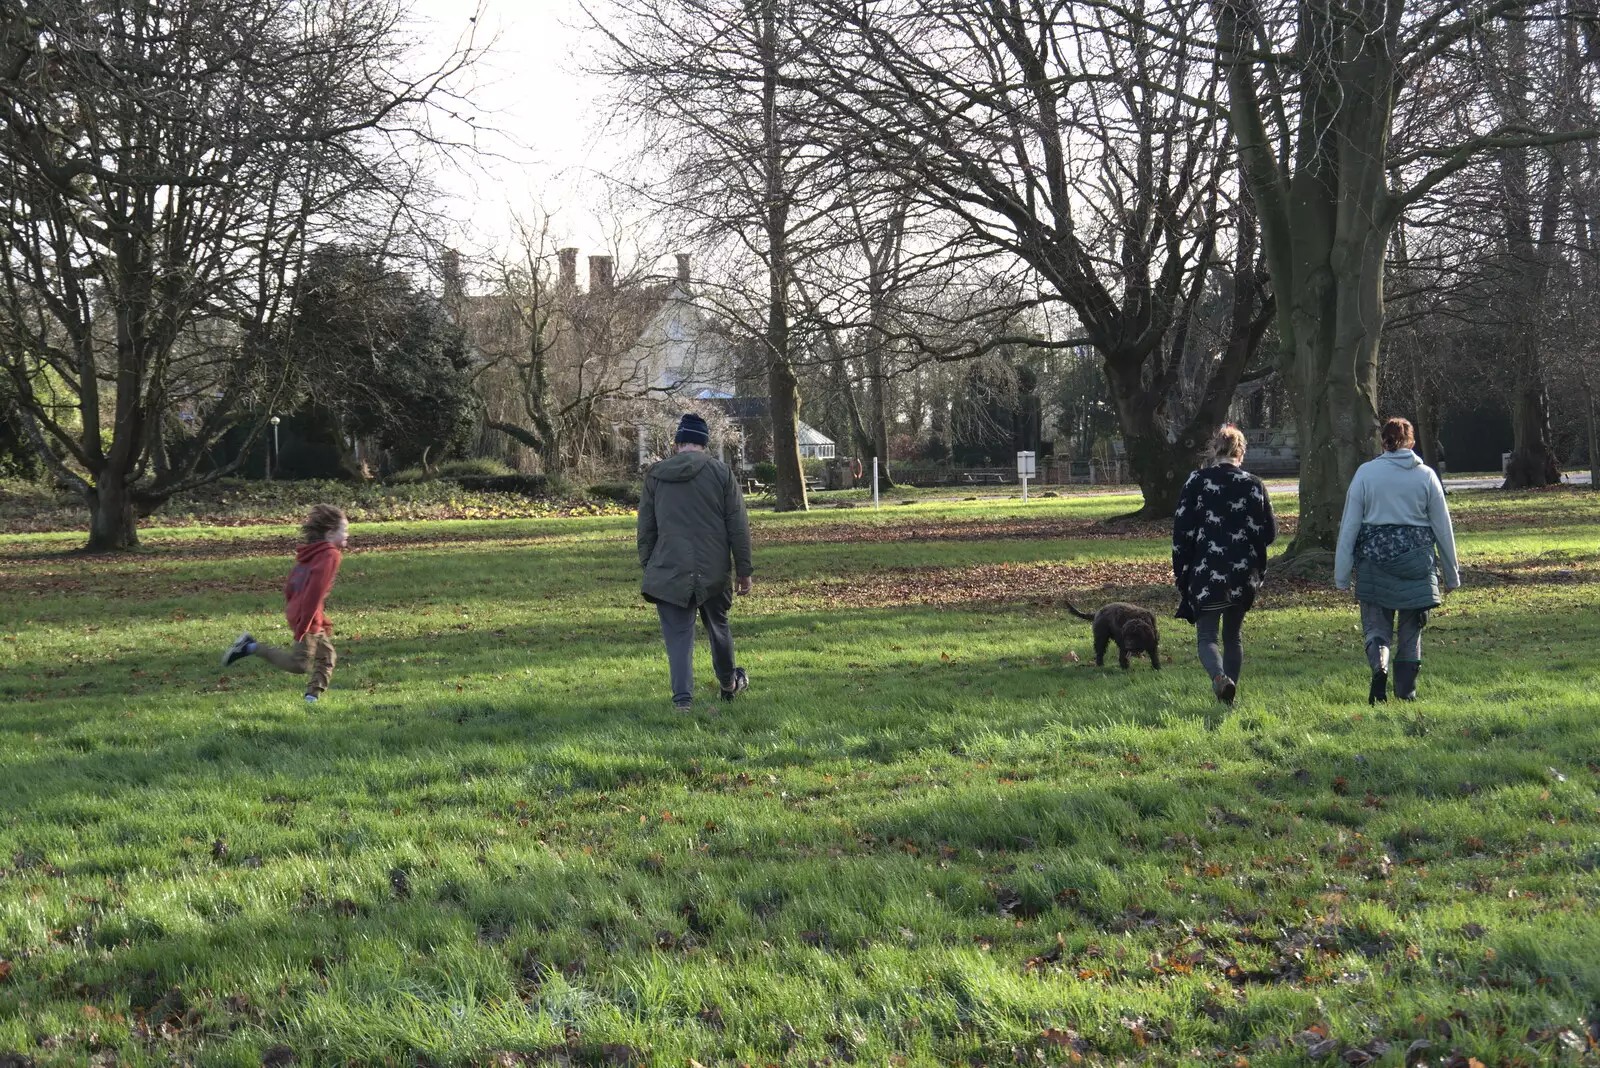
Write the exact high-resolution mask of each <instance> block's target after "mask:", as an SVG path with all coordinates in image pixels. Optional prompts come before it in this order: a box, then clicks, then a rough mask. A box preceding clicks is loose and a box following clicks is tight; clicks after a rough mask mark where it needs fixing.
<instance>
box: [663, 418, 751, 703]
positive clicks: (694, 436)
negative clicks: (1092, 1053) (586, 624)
mask: <svg viewBox="0 0 1600 1068" xmlns="http://www.w3.org/2000/svg"><path fill="white" fill-rule="evenodd" d="M710 440H711V434H710V431H709V430H708V428H707V427H706V421H705V420H704V419H702V418H700V417H699V416H698V415H695V414H694V413H693V412H690V413H687V414H686V415H684V417H683V418H682V419H681V420H680V421H679V423H678V432H677V435H676V436H675V438H674V441H675V442H676V443H677V452H676V454H675V455H672V456H669V457H667V459H665V460H662V461H661V462H660V463H658V464H655V465H654V466H652V467H651V468H650V470H649V471H647V472H645V476H644V492H643V494H642V495H641V496H640V498H639V564H640V566H642V567H643V568H644V582H643V584H642V587H641V588H642V590H643V592H644V598H645V600H647V601H650V602H651V603H653V604H654V605H655V606H656V613H657V614H658V615H659V616H660V617H661V637H662V639H663V640H664V641H665V642H666V644H667V662H668V664H669V665H670V666H671V671H672V703H673V705H674V706H675V707H676V708H677V709H678V710H679V711H680V712H687V711H689V710H691V709H692V708H693V707H694V617H695V615H696V614H698V615H699V616H700V619H701V621H702V622H703V623H705V625H706V633H707V634H708V635H710V637H711V666H712V668H713V669H714V670H715V671H716V673H717V682H718V683H720V684H721V686H722V699H723V700H724V701H731V700H733V699H734V698H735V697H736V696H738V694H739V693H740V691H742V690H744V689H745V688H746V687H748V686H749V685H750V679H749V677H748V676H747V675H746V674H745V671H744V668H741V667H736V666H735V665H734V662H733V631H732V630H731V629H730V628H729V626H728V609H729V608H731V607H732V606H733V595H734V592H735V590H737V591H738V592H739V593H741V594H743V593H749V592H750V585H751V578H750V575H751V563H750V520H749V517H748V516H746V515H745V510H744V494H742V493H741V492H740V491H739V484H738V483H737V482H736V481H734V477H733V472H731V471H729V470H728V468H727V465H725V464H723V463H722V461H720V460H717V459H715V458H714V457H712V456H711V454H710V453H708V452H706V445H707V444H708V443H709V442H710Z"/></svg>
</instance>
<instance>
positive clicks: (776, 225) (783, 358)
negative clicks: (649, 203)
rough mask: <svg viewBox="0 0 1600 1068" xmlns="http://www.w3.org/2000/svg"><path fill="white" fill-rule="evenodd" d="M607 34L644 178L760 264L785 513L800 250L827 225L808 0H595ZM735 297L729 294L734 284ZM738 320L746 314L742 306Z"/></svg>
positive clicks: (597, 20) (794, 448) (791, 503)
mask: <svg viewBox="0 0 1600 1068" xmlns="http://www.w3.org/2000/svg"><path fill="white" fill-rule="evenodd" d="M586 10H588V11H589V12H590V15H591V18H592V20H593V21H594V24H595V25H596V27H598V29H599V30H600V31H601V32H602V33H603V34H604V36H605V39H606V41H607V42H608V45H607V48H606V52H605V55H604V57H603V58H602V60H601V61H600V62H599V64H598V65H597V67H596V70H597V72H598V73H600V74H602V75H605V76H607V77H610V78H613V79H615V82H616V84H617V87H618V88H617V94H616V99H617V102H618V108H619V111H620V112H621V113H622V114H624V115H625V116H628V117H631V118H632V119H633V120H635V121H636V122H638V123H639V124H640V125H641V127H642V128H643V129H644V130H645V131H646V133H645V140H646V141H647V142H648V146H649V147H648V154H649V158H650V161H651V164H652V165H656V166H664V168H665V171H666V176H665V178H664V179H663V180H661V181H656V182H646V183H641V185H640V189H641V191H642V192H643V193H645V195H646V196H648V197H650V198H651V199H652V200H654V201H655V202H656V203H659V204H660V205H661V206H662V207H664V208H666V209H668V210H670V212H671V213H672V215H673V217H674V218H675V219H676V220H677V221H678V222H679V223H680V225H682V226H683V227H684V228H685V229H687V230H688V231H690V232H691V233H693V234H694V235H695V236H697V237H698V238H699V239H700V241H701V243H702V246H703V247H711V246H717V245H723V246H728V245H730V244H731V247H732V248H734V249H735V250H736V251H737V252H739V253H742V254H744V256H746V257H748V258H749V260H752V261H754V263H756V264H758V265H759V267H760V269H761V271H762V273H763V274H764V276H765V285H764V287H763V292H762V293H761V299H760V300H759V302H757V303H758V305H759V308H760V310H761V312H762V316H761V318H762V320H763V321H762V322H761V324H760V326H761V329H760V336H761V339H762V343H763V346H764V349H765V353H764V355H765V358H766V361H767V388H768V394H769V406H770V414H771V419H772V436H773V459H774V460H775V462H776V466H777V484H776V486H775V492H776V498H777V508H778V510H779V511H788V510H794V509H804V508H805V507H806V506H807V505H806V491H805V477H804V472H803V471H802V469H801V465H800V449H799V438H798V432H799V431H798V426H799V410H800V395H799V380H798V378H797V376H796V373H795V366H794V360H793V353H792V351H791V349H792V340H793V338H792V328H793V319H794V310H793V301H794V277H795V258H796V252H797V249H800V248H804V247H805V246H806V245H807V243H808V239H809V236H810V235H812V234H814V233H815V232H816V231H817V229H818V228H819V227H822V226H825V224H826V221H827V209H826V207H825V206H824V205H825V204H826V203H827V201H828V199H829V198H828V196H827V190H825V189H824V188H823V187H822V186H821V184H820V183H819V178H820V177H821V175H822V172H823V170H824V166H823V165H824V163H825V162H826V150H825V149H824V148H822V147H821V146H819V145H818V144H817V143H816V142H815V141H814V140H812V139H810V138H808V137H807V136H806V133H805V131H806V128H807V123H806V119H805V116H804V108H805V105H806V99H805V97H804V96H803V94H801V93H800V92H798V91H797V90H796V88H795V81H796V79H797V78H798V77H799V76H800V71H799V64H800V63H801V60H802V56H803V44H804V42H805V41H807V40H809V39H811V38H812V37H813V36H814V34H815V33H816V32H817V27H816V25H815V24H814V23H808V22H807V21H806V20H807V19H808V18H809V17H810V14H811V11H810V5H808V4H806V3H798V2H789V0H597V2H596V3H595V4H594V5H592V6H589V7H586ZM728 295H729V296H731V295H732V294H731V293H730V294H728ZM741 318H742V316H741Z"/></svg>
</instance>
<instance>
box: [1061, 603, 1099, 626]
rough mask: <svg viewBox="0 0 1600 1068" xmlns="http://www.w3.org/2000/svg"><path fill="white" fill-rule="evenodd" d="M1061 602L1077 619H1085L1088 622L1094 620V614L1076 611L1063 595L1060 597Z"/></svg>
mask: <svg viewBox="0 0 1600 1068" xmlns="http://www.w3.org/2000/svg"><path fill="white" fill-rule="evenodd" d="M1061 603H1062V604H1064V605H1066V606H1067V611H1069V612H1071V613H1072V614H1073V615H1075V616H1077V617H1078V618H1079V619H1087V620H1088V621H1089V622H1090V623H1093V622H1094V616H1090V615H1085V614H1084V613H1082V612H1080V611H1078V610H1077V609H1076V608H1074V607H1072V602H1071V601H1069V600H1067V599H1066V598H1065V597H1063V598H1061Z"/></svg>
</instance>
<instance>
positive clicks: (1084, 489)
mask: <svg viewBox="0 0 1600 1068" xmlns="http://www.w3.org/2000/svg"><path fill="white" fill-rule="evenodd" d="M1504 481H1505V479H1503V478H1498V477H1496V478H1451V477H1449V476H1448V475H1447V476H1446V477H1445V479H1444V488H1445V491H1446V492H1449V491H1450V490H1477V489H1499V488H1500V486H1501V484H1502V483H1503V482H1504ZM1266 483H1267V488H1268V489H1270V490H1273V491H1276V492H1283V493H1299V492H1300V480H1299V479H1294V478H1269V479H1267V480H1266ZM1561 484H1562V485H1564V486H1587V485H1589V472H1588V471H1574V472H1570V473H1568V474H1564V475H1562V476H1561ZM976 488H977V487H974V489H976ZM1029 490H1030V493H1029V495H1030V496H1033V497H1037V496H1038V495H1039V494H1041V493H1046V492H1050V493H1054V494H1055V495H1056V496H1058V497H1137V496H1139V491H1138V490H1137V489H1095V488H1094V487H1092V486H1076V485H1069V486H1043V485H1040V484H1039V483H1037V482H1035V483H1033V484H1032V485H1031V486H1030V487H1029ZM1019 496H1021V489H1020V487H1018V486H1016V485H1008V486H1006V487H1005V488H1004V489H1003V490H1001V489H998V488H996V489H994V490H993V491H991V492H989V493H969V494H965V495H963V496H950V497H920V498H918V500H924V501H964V500H968V499H970V498H972V497H978V498H980V499H982V498H996V499H1003V498H1004V497H1019ZM867 503H868V504H871V503H872V502H871V501H870V499H869V500H868V502H867Z"/></svg>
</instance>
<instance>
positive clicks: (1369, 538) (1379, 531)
mask: <svg viewBox="0 0 1600 1068" xmlns="http://www.w3.org/2000/svg"><path fill="white" fill-rule="evenodd" d="M1432 544H1433V528H1432V527H1415V526H1411V525H1409V524H1406V523H1363V524H1361V533H1360V534H1359V535H1358V536H1357V537H1356V555H1357V556H1359V557H1361V558H1362V559H1363V560H1372V561H1374V562H1376V563H1383V562H1385V561H1388V560H1394V559H1398V558H1399V557H1402V556H1404V555H1405V554H1406V553H1409V552H1412V551H1414V550H1416V549H1420V548H1422V547H1423V546H1431V545H1432Z"/></svg>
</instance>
